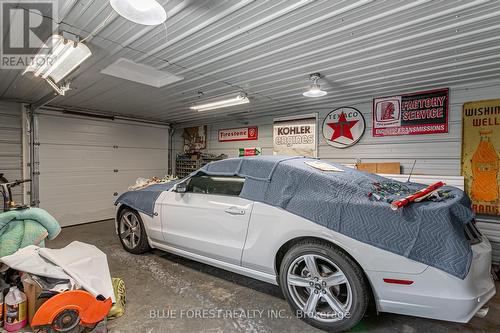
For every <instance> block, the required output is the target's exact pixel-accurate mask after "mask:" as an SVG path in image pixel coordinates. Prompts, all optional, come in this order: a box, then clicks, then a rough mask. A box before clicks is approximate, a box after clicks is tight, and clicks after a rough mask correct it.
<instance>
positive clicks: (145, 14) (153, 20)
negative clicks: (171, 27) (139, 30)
mask: <svg viewBox="0 0 500 333" xmlns="http://www.w3.org/2000/svg"><path fill="white" fill-rule="evenodd" d="M109 3H110V4H111V7H113V9H114V10H115V11H116V12H117V13H118V14H120V15H121V16H123V17H124V18H126V19H127V20H129V21H132V22H134V23H138V24H143V25H158V24H162V23H163V22H165V21H166V20H167V12H166V11H165V8H163V6H162V5H160V4H159V3H158V1H156V0H109Z"/></svg>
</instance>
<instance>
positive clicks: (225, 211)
mask: <svg viewBox="0 0 500 333" xmlns="http://www.w3.org/2000/svg"><path fill="white" fill-rule="evenodd" d="M244 181H245V180H244V178H240V177H212V176H208V175H204V174H202V175H197V176H193V177H192V178H191V179H190V180H189V181H188V184H187V188H186V192H185V193H177V192H173V191H172V192H169V193H168V195H167V197H166V198H165V200H163V201H162V202H163V207H162V230H163V235H164V240H165V243H166V244H167V245H170V246H173V247H175V248H178V249H181V250H185V251H189V252H191V253H196V254H200V255H203V256H206V257H210V258H213V259H217V260H222V261H224V262H228V263H232V264H236V265H240V264H241V255H242V251H243V246H244V244H245V239H246V235H247V229H248V224H249V220H250V214H251V211H252V207H253V202H252V201H250V200H246V199H243V198H240V197H239V194H240V192H241V190H242V188H243V184H244Z"/></svg>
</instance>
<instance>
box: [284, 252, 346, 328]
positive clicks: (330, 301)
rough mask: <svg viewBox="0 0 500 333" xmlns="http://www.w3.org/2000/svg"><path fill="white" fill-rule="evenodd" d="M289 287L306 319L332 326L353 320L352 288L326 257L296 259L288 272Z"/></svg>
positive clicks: (304, 256) (306, 256)
mask: <svg viewBox="0 0 500 333" xmlns="http://www.w3.org/2000/svg"><path fill="white" fill-rule="evenodd" d="M287 287H288V291H289V293H290V295H291V296H292V299H293V301H294V302H295V304H296V306H297V307H298V308H299V309H300V311H302V315H304V316H307V317H308V318H312V319H315V320H318V321H321V322H328V323H331V322H337V321H340V320H342V319H344V318H346V317H348V316H349V311H350V309H351V306H352V289H351V285H350V284H349V281H348V280H347V277H346V275H345V274H344V272H342V270H341V269H340V268H339V267H338V266H337V265H336V264H335V263H333V262H332V261H331V260H330V259H328V258H326V257H324V256H322V255H318V254H307V255H303V256H300V257H298V258H296V259H295V260H294V261H293V262H292V264H291V265H290V267H289V268H288V272H287Z"/></svg>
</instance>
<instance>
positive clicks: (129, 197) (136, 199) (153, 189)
mask: <svg viewBox="0 0 500 333" xmlns="http://www.w3.org/2000/svg"><path fill="white" fill-rule="evenodd" d="M179 181H180V180H172V181H170V182H168V183H164V184H153V185H150V186H148V187H145V188H142V189H140V190H135V191H128V192H125V193H123V194H122V195H120V196H119V197H118V199H116V202H115V205H117V204H119V203H121V204H124V205H127V206H129V207H131V208H133V209H135V210H137V211H138V212H141V213H144V214H146V215H149V216H151V217H152V216H153V215H154V210H155V202H156V200H157V199H158V197H159V196H160V194H161V193H162V192H164V191H168V190H170V189H171V188H172V187H173V186H174V185H175V184H177V183H178V182H179Z"/></svg>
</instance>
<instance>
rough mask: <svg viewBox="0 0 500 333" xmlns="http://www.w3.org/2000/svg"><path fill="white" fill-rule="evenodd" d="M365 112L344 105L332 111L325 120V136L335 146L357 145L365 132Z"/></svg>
mask: <svg viewBox="0 0 500 333" xmlns="http://www.w3.org/2000/svg"><path fill="white" fill-rule="evenodd" d="M365 128H366V124H365V118H364V117H363V114H362V113H361V112H360V111H359V110H357V109H355V108H351V107H342V108H338V109H335V110H333V111H332V112H330V113H329V114H328V115H327V116H326V118H325V120H324V121H323V137H324V138H325V140H326V142H327V143H328V144H329V145H330V146H332V147H335V148H347V147H350V146H353V145H355V144H356V143H357V142H358V141H359V140H360V139H361V137H362V136H363V134H364V133H365Z"/></svg>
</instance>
